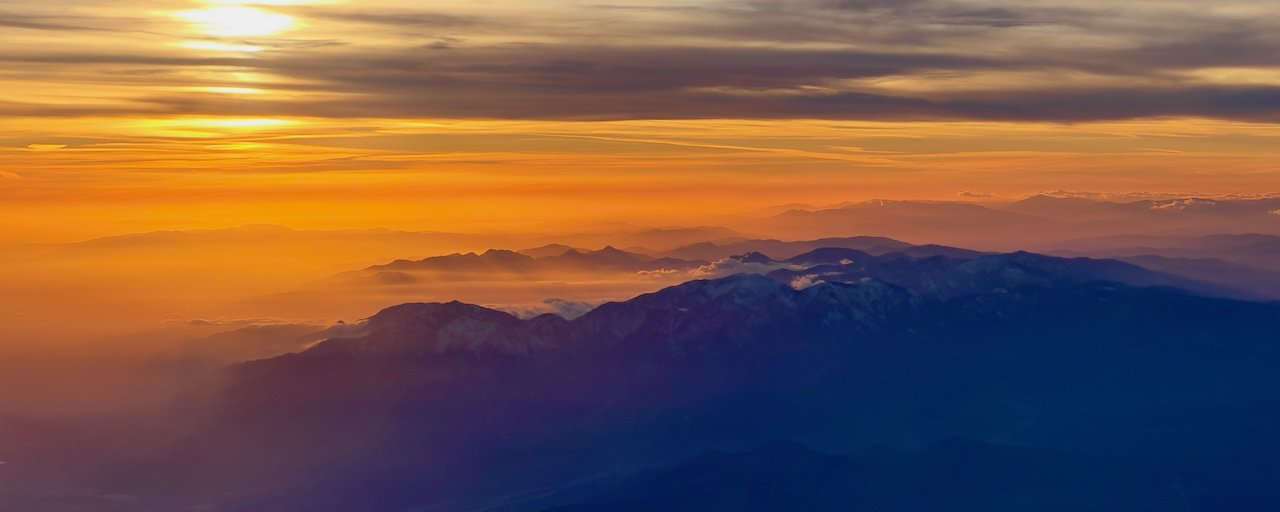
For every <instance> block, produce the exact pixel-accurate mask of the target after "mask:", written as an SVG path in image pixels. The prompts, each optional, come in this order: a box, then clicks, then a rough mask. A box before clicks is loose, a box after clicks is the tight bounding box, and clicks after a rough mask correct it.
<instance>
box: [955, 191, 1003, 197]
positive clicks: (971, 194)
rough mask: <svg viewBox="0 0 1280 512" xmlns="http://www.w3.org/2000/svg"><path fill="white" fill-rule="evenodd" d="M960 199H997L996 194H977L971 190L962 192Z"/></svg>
mask: <svg viewBox="0 0 1280 512" xmlns="http://www.w3.org/2000/svg"><path fill="white" fill-rule="evenodd" d="M960 197H967V198H969V199H985V198H989V197H995V194H990V193H987V192H975V191H971V190H964V191H961V192H960Z"/></svg>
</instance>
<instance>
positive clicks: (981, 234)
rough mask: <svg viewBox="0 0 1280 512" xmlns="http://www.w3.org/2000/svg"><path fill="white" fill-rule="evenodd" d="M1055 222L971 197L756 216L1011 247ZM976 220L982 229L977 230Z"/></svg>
mask: <svg viewBox="0 0 1280 512" xmlns="http://www.w3.org/2000/svg"><path fill="white" fill-rule="evenodd" d="M1058 224H1060V222H1059V221H1058V220H1057V219H1053V218H1051V217H1039V216H1033V215H1028V214H1024V213H1019V212H1014V211H1006V210H998V209H994V208H989V207H986V206H983V205H978V204H973V203H955V202H945V201H940V202H929V201H887V200H875V201H867V202H862V203H854V204H850V205H847V206H844V207H841V208H830V209H823V210H814V211H807V210H792V211H789V212H786V213H782V214H780V215H776V216H774V217H770V218H768V219H763V220H760V221H758V225H757V228H756V229H757V230H759V231H761V232H764V233H766V234H784V233H785V234H787V235H788V236H792V237H795V236H800V237H815V238H817V237H825V236H833V235H836V234H840V233H868V234H875V235H880V236H886V237H893V238H898V239H906V240H935V241H938V242H940V243H944V244H956V245H965V246H981V247H990V246H1002V247H1015V246H1011V245H1010V241H1012V240H1013V239H1015V238H1018V239H1025V238H1028V237H1030V238H1033V239H1034V238H1039V237H1043V236H1047V235H1052V234H1054V233H1055V231H1053V228H1054V227H1055V226H1057V225H1058ZM974 226H981V227H982V229H980V230H975V229H973V227H974ZM1015 248H1016V247H1015Z"/></svg>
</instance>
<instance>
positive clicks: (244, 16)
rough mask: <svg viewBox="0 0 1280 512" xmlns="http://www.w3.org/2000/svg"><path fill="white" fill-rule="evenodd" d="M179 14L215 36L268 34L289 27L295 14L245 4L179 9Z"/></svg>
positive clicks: (188, 21) (204, 31) (182, 18)
mask: <svg viewBox="0 0 1280 512" xmlns="http://www.w3.org/2000/svg"><path fill="white" fill-rule="evenodd" d="M176 16H177V17H178V18H179V19H181V20H183V21H186V22H187V23H190V24H192V25H193V26H195V27H196V28H197V29H198V30H200V31H201V32H203V33H205V34H208V35H211V36H222V37H249V36H266V35H271V34H275V33H278V32H282V31H284V30H287V29H289V28H290V27H292V26H293V24H294V19H293V17H291V16H288V15H284V14H280V13H277V12H272V11H268V10H266V9H260V8H257V7H247V6H242V5H223V6H216V7H208V8H205V9H196V10H190V11H179V12H178V13H176Z"/></svg>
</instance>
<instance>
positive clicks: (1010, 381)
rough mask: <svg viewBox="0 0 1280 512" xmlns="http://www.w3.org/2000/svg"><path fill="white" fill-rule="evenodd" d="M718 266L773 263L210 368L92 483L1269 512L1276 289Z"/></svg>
mask: <svg viewBox="0 0 1280 512" xmlns="http://www.w3.org/2000/svg"><path fill="white" fill-rule="evenodd" d="M736 260H737V261H740V262H742V263H750V264H754V265H761V266H765V267H768V266H770V265H775V264H778V263H782V266H779V267H778V268H775V269H774V270H772V271H770V272H769V273H768V274H767V275H761V274H759V273H746V274H734V275H731V276H728V277H724V278H720V279H709V280H696V281H691V282H688V283H685V284H682V285H678V286H674V287H670V288H666V289H663V290H661V291H658V292H656V293H652V294H646V295H642V296H639V297H636V298H634V299H631V300H627V301H623V302H614V303H608V304H604V305H602V306H600V307H598V308H596V309H594V310H592V311H590V312H588V313H586V314H585V315H583V316H581V317H579V318H576V319H574V320H566V319H564V318H561V317H558V316H554V315H543V316H539V317H536V318H532V319H524V320H522V319H519V318H516V317H514V316H512V315H510V314H507V313H503V312H500V311H495V310H491V309H487V308H483V307H479V306H474V305H468V304H463V303H457V302H452V303H421V304H404V305H400V306H395V307H391V308H388V309H385V310H383V311H382V312H380V313H378V314H377V315H374V316H373V317H371V318H370V319H369V320H368V321H367V322H366V323H365V324H364V325H363V326H362V328H361V329H359V330H358V331H357V332H353V333H351V334H350V335H346V336H343V337H339V338H331V339H329V340H326V341H323V342H320V343H318V344H314V345H312V346H311V347H310V348H307V349H306V350H303V351H301V352H298V353H294V354H288V355H284V356H280V357H275V358H270V359H265V360H260V361H254V362H248V363H244V364H240V365H237V366H235V367H234V369H233V370H232V371H231V374H230V375H229V376H228V378H229V384H228V387H227V388H226V391H225V394H223V395H222V398H220V399H218V400H216V401H215V402H214V403H211V404H209V405H208V412H207V414H209V418H210V421H208V422H207V424H205V426H204V427H203V428H200V429H199V430H198V431H188V432H184V433H183V435H181V436H176V438H175V439H174V440H173V441H172V442H170V443H164V444H163V445H162V446H160V447H156V446H150V447H148V448H147V449H145V450H139V454H138V455H137V457H136V458H135V459H134V462H133V463H131V464H129V465H127V466H125V467H123V468H122V467H114V468H112V469H111V470H110V471H108V472H106V473H105V474H103V475H102V476H101V477H100V478H99V479H98V480H97V485H100V486H102V487H103V488H105V489H110V490H111V492H113V493H118V494H123V495H129V496H135V497H145V499H144V498H137V501H136V502H135V503H134V505H133V508H132V509H131V510H136V511H141V510H153V509H154V510H162V509H164V508H162V507H159V506H157V508H152V509H149V508H146V507H144V506H142V505H140V503H144V502H146V503H170V504H172V503H175V502H181V503H200V504H205V505H206V506H212V507H214V508H215V509H216V510H246V511H247V510H277V511H292V510H299V511H301V510H308V511H328V510H332V511H347V510H353V509H360V510H371V511H382V510H386V511H392V510H441V511H464V510H510V511H540V510H560V511H597V510H601V511H603V510H655V509H663V510H676V511H679V510H717V509H718V510H762V511H780V510H795V509H796V507H801V508H805V507H809V508H805V509H812V510H837V509H848V508H842V507H846V506H856V508H857V509H860V510H875V511H880V510H883V511H890V510H893V511H898V510H919V511H924V510H938V508H937V507H939V506H947V503H949V502H950V500H957V501H955V502H954V503H955V504H956V505H955V507H956V508H955V510H1031V509H1035V510H1081V509H1089V510H1242V511H1247V510H1271V509H1274V508H1275V507H1276V506H1280V496H1277V493H1276V492H1275V491H1274V488H1275V487H1274V486H1273V485H1272V483H1273V482H1272V481H1271V478H1269V477H1267V475H1274V474H1275V473H1274V472H1273V470H1274V469H1275V464H1274V463H1273V462H1269V461H1274V460H1277V456H1278V455H1280V442H1277V441H1276V440H1275V439H1274V436H1272V435H1270V433H1271V432H1273V431H1274V430H1275V429H1276V427H1280V412H1277V411H1280V408H1277V407H1275V404H1280V372H1277V371H1275V370H1276V369H1277V367H1278V363H1280V346H1277V345H1276V343H1275V341H1274V337H1272V336H1269V333H1272V332H1276V330H1277V329H1278V328H1280V306H1277V305H1273V304H1266V303H1260V302H1248V301H1238V300H1231V299H1222V298H1212V297H1207V296H1203V295H1201V294H1199V293H1197V292H1193V291H1189V290H1186V289H1181V288H1178V287H1177V285H1178V284H1180V283H1179V282H1178V281H1177V280H1176V278H1171V277H1169V276H1166V275H1163V274H1159V273H1156V272H1152V271H1149V270H1145V269H1141V268H1139V267H1136V266H1133V265H1129V264H1125V263H1118V262H1112V261H1098V260H1086V259H1062V258H1052V257H1047V256H1040V255H1034V254H1028V253H1013V254H991V255H981V256H978V257H975V258H971V259H957V258H950V257H947V256H941V255H935V256H929V257H923V258H912V257H907V256H904V255H901V254H894V253H887V254H883V255H879V256H877V255H872V254H870V253H868V252H865V251H858V250H854V249H848V248H823V249H818V250H815V251H810V252H809V253H806V254H799V255H795V256H792V257H790V258H786V259H785V260H784V261H782V262H779V261H777V260H774V259H773V258H770V257H769V256H766V255H764V254H744V255H740V256H739V257H738V258H736ZM801 278H804V279H801ZM1125 281H1128V282H1129V284H1125ZM777 439H787V440H792V441H795V442H800V443H804V444H805V445H806V446H810V447H812V448H813V450H817V451H818V452H821V453H817V452H811V451H809V450H808V449H803V448H799V447H797V446H796V445H794V444H791V443H781V444H778V443H771V441H773V440H777ZM761 446H763V447H762V448H761ZM876 446H885V447H891V448H884V449H880V448H873V447H876ZM757 448H759V449H757ZM711 450H720V451H727V452H730V453H736V452H741V453H743V454H742V455H702V456H700V455H699V454H704V453H706V452H708V451H711ZM824 454H835V455H830V456H828V455H824ZM841 454H849V455H841ZM681 460H689V461H690V462H685V463H680V462H679V461H681ZM967 464H979V466H978V467H973V468H970V467H969V466H968V465H967ZM752 468H758V471H757V470H753V469H752ZM693 474H696V478H694V477H693V476H689V478H686V477H685V476H683V475H693ZM692 482H696V483H698V485H696V486H693V487H690V485H691V483H692ZM819 489H825V490H824V491H819ZM148 500H149V501H148ZM734 504H741V507H739V506H738V505H734ZM655 507H656V508H655ZM726 507H727V508H726ZM735 507H737V508H735ZM742 507H746V508H742Z"/></svg>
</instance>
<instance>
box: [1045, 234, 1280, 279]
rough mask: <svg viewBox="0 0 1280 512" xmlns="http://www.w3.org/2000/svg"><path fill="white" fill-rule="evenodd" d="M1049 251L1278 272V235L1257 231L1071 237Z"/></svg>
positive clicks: (1279, 263) (1279, 267)
mask: <svg viewBox="0 0 1280 512" xmlns="http://www.w3.org/2000/svg"><path fill="white" fill-rule="evenodd" d="M1049 250H1050V252H1052V253H1055V254H1086V255H1093V256H1097V257H1104V258H1127V257H1136V256H1163V257H1166V258H1193V259H1219V260H1223V261H1227V262H1231V263H1236V264H1241V265H1247V266H1251V267H1257V268H1261V269H1269V270H1276V271H1280V236H1276V235H1267V234H1259V233H1246V234H1215V235H1206V236H1168V235H1166V236H1157V235H1118V236H1109V237H1099V238H1086V239H1080V240H1072V241H1071V242H1069V243H1065V244H1061V245H1060V246H1057V247H1056V248H1050V249H1049Z"/></svg>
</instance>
